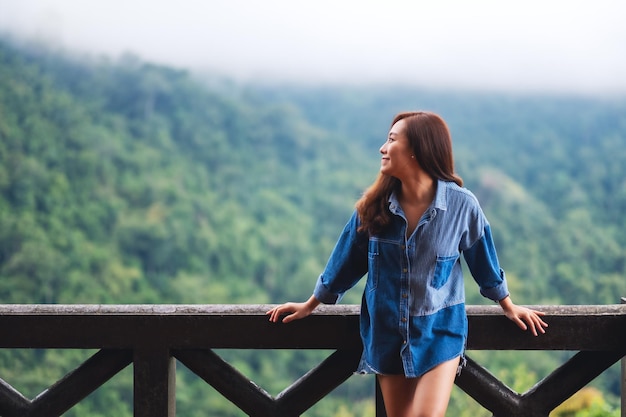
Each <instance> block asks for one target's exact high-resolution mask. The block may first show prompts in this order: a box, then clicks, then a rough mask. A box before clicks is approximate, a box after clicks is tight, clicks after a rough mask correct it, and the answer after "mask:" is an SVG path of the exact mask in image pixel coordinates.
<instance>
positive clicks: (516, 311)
mask: <svg viewBox="0 0 626 417" xmlns="http://www.w3.org/2000/svg"><path fill="white" fill-rule="evenodd" d="M499 303H500V306H501V307H502V310H504V315H505V316H507V317H508V318H509V319H510V320H511V321H513V322H514V323H515V324H517V326H518V327H519V328H520V329H522V330H528V329H530V331H531V332H532V334H533V335H534V336H537V335H538V334H539V333H545V332H546V330H545V328H546V327H548V323H546V322H545V321H543V319H542V318H541V316H545V314H546V313H544V312H543V311H537V310H532V309H530V308H527V307H522V306H518V305H515V304H513V301H511V297H508V296H507V297H506V298H504V299H502V300H500V302H499Z"/></svg>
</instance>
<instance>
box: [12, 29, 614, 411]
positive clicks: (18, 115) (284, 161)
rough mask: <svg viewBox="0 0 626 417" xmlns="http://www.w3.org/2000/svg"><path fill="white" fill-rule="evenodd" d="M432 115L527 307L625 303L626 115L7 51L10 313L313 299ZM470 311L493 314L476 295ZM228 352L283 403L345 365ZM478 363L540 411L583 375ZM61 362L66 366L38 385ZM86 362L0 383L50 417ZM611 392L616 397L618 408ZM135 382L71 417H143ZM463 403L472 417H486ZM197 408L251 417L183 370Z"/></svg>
mask: <svg viewBox="0 0 626 417" xmlns="http://www.w3.org/2000/svg"><path fill="white" fill-rule="evenodd" d="M420 108H421V109H430V110H433V111H436V112H439V113H441V114H442V115H443V116H444V118H445V119H446V120H447V121H448V123H449V125H450V128H451V131H452V134H453V138H454V146H455V155H456V157H457V168H458V171H459V172H460V174H461V175H462V176H463V177H464V179H465V181H466V184H467V186H468V188H470V189H471V190H472V191H474V193H475V194H476V195H477V196H478V198H479V200H480V201H481V204H482V205H483V209H484V211H485V212H486V214H487V216H488V218H489V219H490V222H491V223H492V226H493V230H494V235H495V239H496V244H497V246H498V251H499V255H500V258H501V263H502V265H503V267H504V269H505V270H506V271H507V276H508V279H509V284H510V287H511V289H512V291H513V295H514V298H515V299H516V301H517V302H519V303H526V304H560V303H563V304H576V303H581V304H594V303H598V304H606V303H616V302H618V297H619V296H620V295H621V296H624V295H626V280H624V275H625V272H626V271H625V269H626V259H625V255H624V251H623V248H624V247H625V246H626V235H624V233H621V231H622V230H624V228H625V227H626V217H624V216H623V213H624V212H625V211H626V180H624V178H626V172H625V170H626V163H625V162H626V101H624V100H609V99H597V98H583V97H538V96H515V97H512V96H504V95H495V94H494V95H481V94H474V93H463V94H461V93H458V94H456V93H449V92H433V91H424V90H416V89H410V88H399V87H394V88H384V89H383V88H348V87H345V88H332V89H331V88H306V87H302V86H298V87H296V86H277V85H273V86H262V85H258V84H255V85H250V86H233V85H232V84H231V85H225V84H215V83H213V84H212V85H208V84H204V83H203V82H201V81H199V80H198V79H196V78H195V77H194V76H192V75H191V74H188V73H187V72H185V71H180V70H176V69H171V68H166V67H160V66H156V65H151V64H147V63H144V62H141V61H140V60H139V59H138V58H136V57H133V56H125V57H123V58H121V59H120V60H119V61H116V62H111V61H109V60H106V59H92V58H76V57H68V56H62V55H59V54H55V53H50V52H48V51H45V50H36V49H28V48H22V49H18V48H16V47H14V46H12V45H11V44H10V43H8V42H5V41H2V40H0V302H2V303H120V304H122V303H254V304H258V303H276V302H282V301H285V300H290V299H291V300H295V299H300V300H301V299H304V298H306V297H308V295H309V294H310V292H311V290H312V287H313V284H314V281H315V279H316V277H317V275H318V274H319V272H320V271H321V270H322V268H323V267H324V262H325V260H326V258H327V256H328V254H329V253H330V251H331V250H332V247H333V245H334V242H335V239H336V237H337V235H338V234H339V231H340V229H341V227H342V226H343V225H344V222H345V221H346V220H347V219H348V217H349V215H350V212H351V211H352V208H353V204H354V202H355V200H356V199H357V198H358V197H359V195H360V193H361V192H362V190H363V189H364V188H365V187H366V186H367V185H369V184H370V183H371V182H372V181H373V179H374V178H375V176H376V173H377V169H378V164H379V162H378V148H379V146H380V144H381V143H382V141H383V139H384V137H385V136H386V133H387V128H388V123H389V122H390V120H391V118H392V116H393V114H394V113H396V112H397V111H400V110H406V109H420ZM360 285H362V284H360ZM360 288H361V287H359V288H357V289H355V290H353V291H352V292H350V293H348V295H347V297H346V298H345V302H347V303H358V302H359V301H360ZM467 294H468V301H469V302H470V303H483V302H485V301H484V300H483V299H482V298H481V297H480V296H479V294H478V291H476V288H475V285H474V284H473V283H472V282H471V280H468V290H467ZM221 353H222V354H223V355H224V356H225V358H227V359H228V360H229V361H232V362H231V363H233V364H235V366H237V367H238V368H239V369H240V370H241V371H242V372H243V373H244V374H246V375H247V376H249V377H250V378H251V379H252V380H254V381H255V382H258V383H259V385H261V386H263V387H265V388H266V389H267V390H268V391H270V392H272V394H274V395H275V394H276V393H278V392H280V391H281V390H282V389H284V388H286V387H287V386H289V385H290V384H291V383H292V382H293V381H295V380H296V379H297V378H299V377H300V376H301V375H302V374H304V373H305V372H306V371H308V370H309V369H311V368H312V367H313V366H315V364H316V363H319V362H320V361H321V360H323V358H324V357H325V355H327V352H302V351H296V352H286V351H280V352H272V353H263V352H221ZM471 356H472V357H474V356H476V359H477V360H478V361H479V362H480V363H482V364H486V366H488V367H489V368H490V369H491V370H492V372H494V373H495V374H496V375H498V376H499V377H500V378H503V379H504V380H506V381H507V383H508V384H510V385H511V386H513V387H515V388H516V389H520V390H523V389H527V387H528V385H530V384H532V383H533V381H534V380H536V379H537V378H541V377H542V376H545V375H546V373H547V372H549V371H550V370H552V369H554V368H555V367H556V366H557V365H558V363H560V362H562V361H563V360H565V359H566V357H567V355H566V354H562V353H554V354H545V352H543V353H542V352H539V353H537V355H536V356H534V357H533V358H532V359H529V358H528V357H527V356H523V355H519V354H518V353H516V352H497V353H495V354H491V353H490V354H485V353H483V352H472V353H471ZM41 358H44V359H45V363H47V364H49V366H47V367H45V368H40V367H31V366H30V365H32V364H33V363H38V361H39V360H40V359H41ZM81 360H84V359H82V357H80V355H79V354H77V353H75V352H74V353H73V352H68V351H46V352H44V353H41V352H23V351H21V352H20V351H13V350H5V351H1V352H0V364H1V366H0V372H1V375H0V377H1V378H3V379H5V380H6V381H8V382H9V383H11V384H13V385H15V386H16V387H18V388H19V389H23V390H24V392H26V393H28V395H32V396H34V395H36V394H37V393H38V392H40V391H41V390H43V389H45V387H46V386H47V385H49V384H50V383H52V382H53V381H54V380H56V379H58V378H59V377H60V376H62V375H63V374H64V373H65V372H67V371H68V370H70V369H72V366H74V367H75V366H76V364H78V363H80V361H81ZM269 364H271V366H270V365H269ZM607 374H608V377H607V378H605V379H603V380H599V381H598V383H597V385H598V386H599V387H601V388H602V389H603V391H604V392H605V394H606V400H607V403H610V402H611V401H612V399H613V398H614V396H615V395H617V390H618V389H619V384H618V383H616V381H617V379H618V375H617V373H616V372H613V371H610V372H608V373H607ZM131 381H132V378H131V375H129V374H128V371H127V370H125V371H124V372H123V373H122V374H120V375H118V376H116V377H115V378H114V379H113V380H112V381H110V382H109V383H107V385H106V386H105V387H103V389H102V390H98V392H96V393H94V394H93V395H92V396H90V397H89V399H88V400H87V401H85V402H83V403H81V404H79V405H77V406H76V407H74V408H73V409H72V410H71V411H69V412H68V413H66V415H68V416H74V415H94V416H98V415H100V414H102V413H103V412H104V411H103V410H108V411H107V413H109V414H115V415H120V416H124V415H130V414H131V409H132V406H130V405H129V404H130V403H131V401H132V400H131V398H130V396H131V395H130V394H129V392H132V390H130V386H131V383H132V382H131ZM372 389H373V381H372V380H371V379H368V378H356V377H355V378H351V379H350V381H349V382H348V383H347V384H344V386H341V387H339V388H338V389H337V390H336V392H335V393H333V395H331V396H330V397H328V398H327V399H325V401H323V402H322V403H320V404H318V405H317V406H315V407H314V408H313V409H312V410H310V411H309V412H307V414H306V415H307V416H309V417H317V416H337V417H339V416H342V417H348V416H351V415H364V416H366V415H373V403H372ZM129 390H130V391H129ZM101 391H102V392H101ZM457 391H458V390H455V393H454V394H453V398H452V402H451V405H450V410H451V411H450V413H452V415H458V416H461V417H463V416H466V415H467V416H469V415H470V414H471V415H473V416H480V415H482V414H481V413H483V412H484V410H481V408H480V407H479V406H478V405H477V404H474V403H473V402H472V400H471V399H468V398H467V397H464V396H463V394H462V393H459V392H457ZM177 401H178V403H177V407H178V410H179V414H180V415H185V416H195V415H198V416H200V415H206V413H207V410H211V413H212V415H221V416H224V417H228V416H234V415H240V413H239V414H237V413H238V412H237V411H234V407H233V406H232V405H230V404H229V403H228V402H227V401H226V400H224V399H223V398H221V396H220V395H219V394H217V393H214V392H212V391H211V389H210V388H209V387H207V386H206V384H204V383H203V382H202V381H200V380H199V378H197V377H195V376H194V375H192V374H191V373H189V372H187V371H186V370H185V369H184V367H182V366H181V367H179V372H178V399H177ZM348 401H349V402H348ZM105 404H106V405H105ZM113 404H115V406H116V407H119V409H115V410H113V409H112V408H111V407H112V405H113ZM589 412H591V411H589ZM594 412H595V411H594ZM103 415H104V414H103ZM588 415H589V416H591V415H593V416H596V415H599V414H588Z"/></svg>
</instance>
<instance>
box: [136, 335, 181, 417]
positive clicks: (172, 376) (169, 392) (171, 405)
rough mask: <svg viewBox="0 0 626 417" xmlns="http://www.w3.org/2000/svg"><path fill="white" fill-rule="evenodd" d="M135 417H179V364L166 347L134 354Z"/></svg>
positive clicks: (138, 350) (137, 351)
mask: <svg viewBox="0 0 626 417" xmlns="http://www.w3.org/2000/svg"><path fill="white" fill-rule="evenodd" d="M133 367H134V416H135V417H175V416H176V360H175V359H174V358H173V357H172V356H171V355H170V351H169V349H167V348H166V347H158V348H154V349H151V348H145V349H136V350H135V353H134V361H133Z"/></svg>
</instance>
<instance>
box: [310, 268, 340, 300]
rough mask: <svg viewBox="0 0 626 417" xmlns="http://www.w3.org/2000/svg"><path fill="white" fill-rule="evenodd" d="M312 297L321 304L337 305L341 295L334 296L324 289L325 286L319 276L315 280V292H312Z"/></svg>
mask: <svg viewBox="0 0 626 417" xmlns="http://www.w3.org/2000/svg"><path fill="white" fill-rule="evenodd" d="M313 295H314V296H315V298H317V299H318V300H319V301H320V302H321V303H322V304H337V303H338V302H339V301H340V300H341V298H342V297H343V294H335V293H333V292H331V291H330V290H329V289H328V288H326V286H325V285H324V283H323V282H322V276H321V275H320V276H319V277H318V278H317V282H316V283H315V290H313Z"/></svg>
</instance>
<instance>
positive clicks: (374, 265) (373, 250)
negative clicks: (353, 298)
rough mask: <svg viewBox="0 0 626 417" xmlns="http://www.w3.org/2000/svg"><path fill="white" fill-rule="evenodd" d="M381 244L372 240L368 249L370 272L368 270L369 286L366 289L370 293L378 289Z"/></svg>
mask: <svg viewBox="0 0 626 417" xmlns="http://www.w3.org/2000/svg"><path fill="white" fill-rule="evenodd" d="M379 250H380V248H379V243H378V240H373V239H370V241H369V244H368V248H367V262H368V270H367V284H366V285H365V289H366V290H369V291H373V290H375V289H376V287H378V275H379V268H380V266H379V264H380V252H379Z"/></svg>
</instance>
